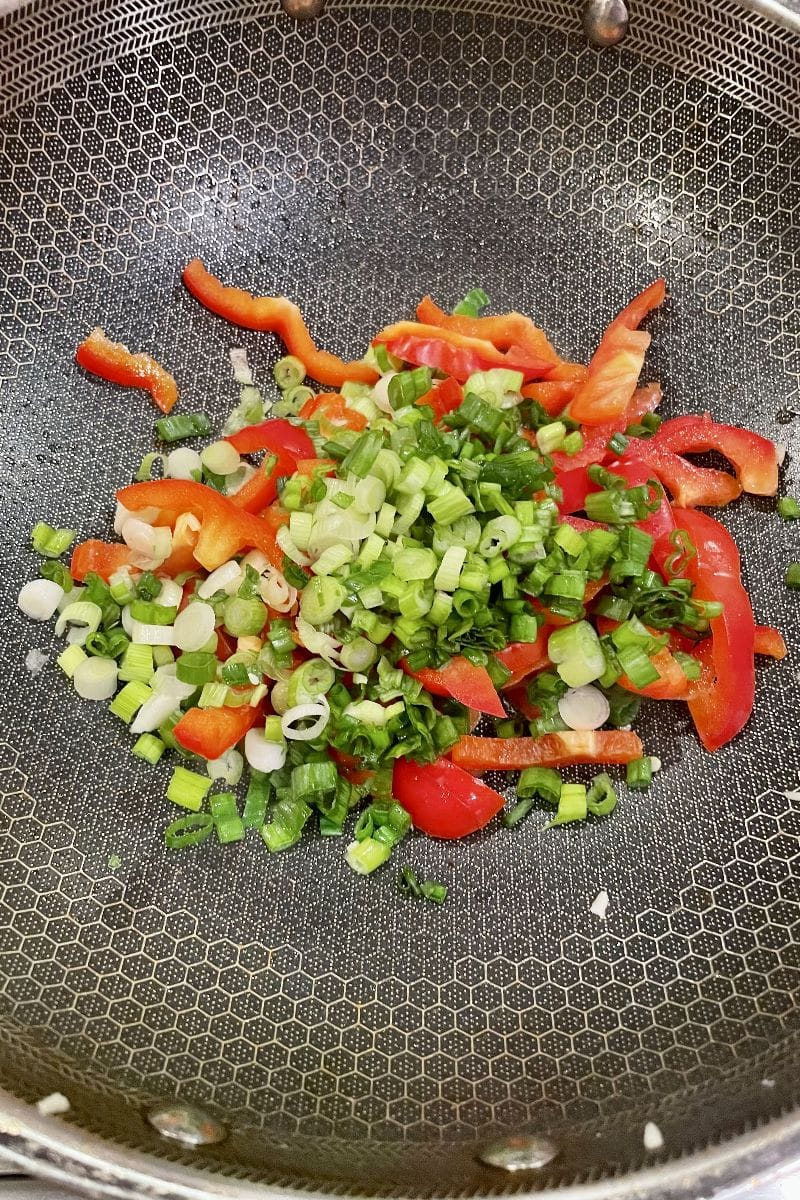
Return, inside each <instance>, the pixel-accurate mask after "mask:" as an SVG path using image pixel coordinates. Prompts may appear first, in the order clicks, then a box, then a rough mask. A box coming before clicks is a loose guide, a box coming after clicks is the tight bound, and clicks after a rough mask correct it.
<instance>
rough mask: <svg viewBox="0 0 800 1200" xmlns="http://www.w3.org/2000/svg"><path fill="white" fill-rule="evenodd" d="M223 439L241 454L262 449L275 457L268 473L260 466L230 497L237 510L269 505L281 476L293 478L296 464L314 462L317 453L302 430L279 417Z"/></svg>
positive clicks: (253, 510) (253, 509) (255, 511)
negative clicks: (310, 460) (307, 460)
mask: <svg viewBox="0 0 800 1200" xmlns="http://www.w3.org/2000/svg"><path fill="white" fill-rule="evenodd" d="M225 440H226V441H228V442H230V443H231V445H232V446H233V448H234V449H235V450H238V452H239V453H240V454H257V453H258V452H259V451H260V450H265V451H266V452H267V453H268V454H269V455H270V457H274V458H275V462H274V463H273V465H272V466H271V467H270V469H269V471H268V472H265V471H264V469H263V465H262V466H261V467H259V468H258V470H257V471H256V473H255V475H253V476H251V478H250V479H248V481H247V483H245V485H244V486H243V487H241V488H239V490H238V492H234V494H233V495H232V496H230V497H229V499H230V501H231V503H232V504H234V505H235V506H236V507H237V508H243V509H245V510H246V511H247V512H253V513H257V512H260V511H261V509H262V508H266V507H267V505H268V504H272V502H273V500H274V499H275V497H276V496H277V494H278V480H279V479H280V478H281V476H282V475H293V474H294V472H295V470H296V469H297V464H298V462H299V461H302V460H306V459H313V458H314V457H315V453H316V452H315V450H314V443H313V442H312V441H311V438H310V437H309V436H308V434H307V433H306V431H305V429H302V428H300V427H299V426H298V425H292V423H291V421H286V420H284V419H283V418H280V417H276V418H274V419H271V420H267V421H260V422H259V423H258V425H245V427H244V429H240V430H239V431H238V433H232V434H231V435H230V436H229V437H228V438H226V439H225ZM267 465H269V464H267Z"/></svg>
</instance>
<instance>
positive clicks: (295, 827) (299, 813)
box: [261, 799, 311, 854]
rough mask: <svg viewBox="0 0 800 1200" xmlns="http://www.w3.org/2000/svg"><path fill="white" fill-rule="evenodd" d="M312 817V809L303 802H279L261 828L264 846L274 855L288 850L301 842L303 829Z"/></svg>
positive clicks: (286, 800) (287, 800)
mask: <svg viewBox="0 0 800 1200" xmlns="http://www.w3.org/2000/svg"><path fill="white" fill-rule="evenodd" d="M310 816H311V809H310V808H309V806H308V805H307V804H306V803H305V801H303V800H295V799H285V800H279V801H278V803H277V804H276V805H275V806H274V808H273V809H272V811H271V812H270V815H269V821H268V822H267V824H266V825H264V826H262V828H261V837H262V838H263V840H264V845H265V846H266V847H267V849H268V850H269V851H271V853H273V854H277V853H278V852H279V851H281V850H288V849H289V847H290V846H294V845H295V843H296V842H299V840H300V835H301V834H302V832H303V827H304V825H305V824H306V822H307V821H308V818H309V817H310Z"/></svg>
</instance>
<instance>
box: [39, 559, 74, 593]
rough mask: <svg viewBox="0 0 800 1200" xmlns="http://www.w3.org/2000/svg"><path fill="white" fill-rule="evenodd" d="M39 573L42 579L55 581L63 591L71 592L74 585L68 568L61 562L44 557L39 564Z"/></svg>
mask: <svg viewBox="0 0 800 1200" xmlns="http://www.w3.org/2000/svg"><path fill="white" fill-rule="evenodd" d="M39 574H40V576H41V577H42V579H49V580H50V581H51V582H52V583H57V584H58V586H59V587H60V588H61V590H62V591H64V592H71V591H72V589H73V587H74V586H75V585H74V583H73V580H72V576H71V575H70V573H69V571H68V569H67V568H66V567H65V566H64V564H63V563H62V562H57V561H56V560H55V559H53V558H48V559H45V561H44V562H43V563H40V564H39Z"/></svg>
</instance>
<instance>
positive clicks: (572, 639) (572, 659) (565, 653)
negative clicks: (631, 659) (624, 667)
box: [547, 621, 606, 687]
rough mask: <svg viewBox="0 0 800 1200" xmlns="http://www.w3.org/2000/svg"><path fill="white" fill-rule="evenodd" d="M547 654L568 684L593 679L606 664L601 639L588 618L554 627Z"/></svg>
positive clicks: (577, 684)
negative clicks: (572, 623)
mask: <svg viewBox="0 0 800 1200" xmlns="http://www.w3.org/2000/svg"><path fill="white" fill-rule="evenodd" d="M547 654H548V657H549V659H550V661H551V662H552V663H553V664H555V666H556V669H557V671H558V674H559V675H560V677H561V678H562V679H563V681H564V683H566V684H567V686H568V687H583V685H584V684H586V683H593V682H594V681H595V679H599V678H600V676H601V675H602V674H603V672H604V670H605V666H606V661H605V655H604V654H603V650H602V647H601V645H600V640H599V638H598V636H597V633H596V632H595V630H594V628H593V627H592V626H591V625H590V624H589V622H588V621H578V622H576V623H575V624H574V625H565V626H564V627H563V628H561V629H555V630H553V632H552V633H551V634H550V637H549V639H548V642H547Z"/></svg>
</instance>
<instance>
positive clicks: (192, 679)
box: [175, 650, 250, 687]
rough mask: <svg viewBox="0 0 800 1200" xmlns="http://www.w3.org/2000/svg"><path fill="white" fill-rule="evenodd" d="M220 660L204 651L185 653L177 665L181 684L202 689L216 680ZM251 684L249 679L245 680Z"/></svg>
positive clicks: (176, 669) (176, 670) (176, 668)
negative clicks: (188, 684) (189, 684)
mask: <svg viewBox="0 0 800 1200" xmlns="http://www.w3.org/2000/svg"><path fill="white" fill-rule="evenodd" d="M218 665H219V659H218V658H217V656H216V655H215V654H206V653H205V652H204V651H203V650H190V651H184V653H183V654H181V655H180V656H179V658H178V659H177V661H176V663H175V674H176V675H177V677H178V679H179V680H180V682H181V683H192V684H194V685H195V687H201V686H202V684H204V683H210V682H211V680H212V679H215V678H216V674H217V666H218ZM243 682H244V683H249V682H250V680H249V678H245V679H244V680H243Z"/></svg>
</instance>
